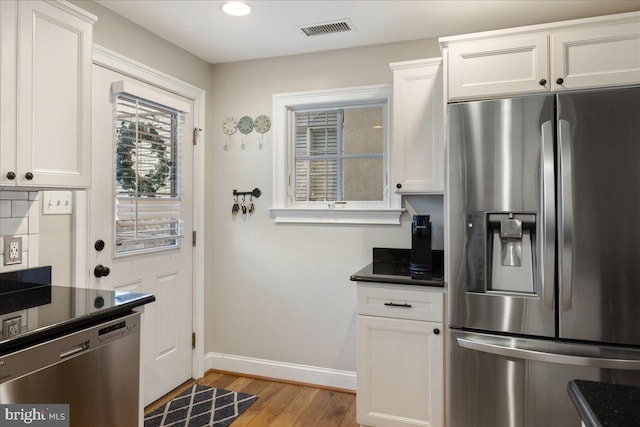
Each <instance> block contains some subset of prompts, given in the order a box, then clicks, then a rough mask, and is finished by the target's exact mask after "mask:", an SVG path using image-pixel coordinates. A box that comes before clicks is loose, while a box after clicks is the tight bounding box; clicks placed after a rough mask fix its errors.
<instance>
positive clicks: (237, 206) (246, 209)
mask: <svg viewBox="0 0 640 427" xmlns="http://www.w3.org/2000/svg"><path fill="white" fill-rule="evenodd" d="M261 194H262V191H260V189H259V188H257V187H256V188H254V189H253V190H251V191H238V190H235V189H234V190H233V202H234V203H233V207H232V208H231V215H232V216H237V215H238V212H240V211H242V213H243V214H247V213H253V212H254V211H255V209H256V207H255V205H254V203H253V198H254V197H255V198H256V199H257V198H258V197H260V195H261ZM240 196H242V201H240V200H239V198H240ZM247 196H249V205H248V206H247V203H246V201H247V199H246V197H247Z"/></svg>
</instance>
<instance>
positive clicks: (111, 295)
mask: <svg viewBox="0 0 640 427" xmlns="http://www.w3.org/2000/svg"><path fill="white" fill-rule="evenodd" d="M50 283H51V267H38V268H33V269H27V270H21V271H17V272H8V273H0V315H4V314H7V313H13V312H21V311H22V310H26V309H31V310H29V311H28V312H27V315H26V318H24V316H23V318H22V319H21V328H20V333H19V334H18V335H15V336H13V337H11V338H7V337H5V336H4V333H3V334H0V356H2V355H3V354H7V353H9V352H13V351H17V350H19V349H22V348H25V347H27V346H29V345H33V344H34V343H36V342H39V341H43V340H45V339H50V338H54V337H56V336H60V335H63V334H66V333H70V332H73V331H75V330H79V329H82V328H85V327H87V326H89V325H91V324H94V323H96V322H100V321H104V320H107V319H111V318H114V317H118V316H121V315H123V314H125V313H128V312H130V311H131V310H132V309H133V308H135V307H139V306H141V305H144V304H148V303H150V302H153V301H155V297H154V296H153V295H148V294H139V293H133V292H118V291H109V290H100V289H84V288H76V287H70V286H56V285H51V284H50ZM20 314H21V313H16V315H20ZM3 317H8V318H12V317H13V316H3ZM3 332H4V331H3Z"/></svg>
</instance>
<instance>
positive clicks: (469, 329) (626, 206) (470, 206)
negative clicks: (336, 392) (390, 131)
mask: <svg viewBox="0 0 640 427" xmlns="http://www.w3.org/2000/svg"><path fill="white" fill-rule="evenodd" d="M448 108H449V152H448V209H449V218H450V222H449V251H450V278H449V323H450V328H451V329H450V334H449V348H448V351H449V355H450V359H449V360H450V364H449V371H448V373H449V381H450V382H449V405H448V419H449V425H450V426H451V427H473V426H487V427H500V426H514V427H516V426H517V427H527V426H528V427H538V426H540V427H542V426H545V427H553V426H579V425H580V418H579V416H578V413H577V411H576V409H575V408H574V406H573V404H572V402H571V400H570V397H569V395H568V394H567V391H566V390H567V383H568V382H569V381H570V380H572V379H586V380H595V381H603V382H610V383H618V384H627V385H635V386H640V88H638V87H635V88H616V89H610V90H597V91H584V92H573V93H563V94H557V95H554V94H550V95H540V96H529V97H521V98H512V99H502V100H496V101H478V102H465V103H458V104H450V105H449V106H448Z"/></svg>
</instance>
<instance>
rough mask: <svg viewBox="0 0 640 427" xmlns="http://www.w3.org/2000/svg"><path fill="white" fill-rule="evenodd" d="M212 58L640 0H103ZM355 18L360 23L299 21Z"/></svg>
mask: <svg viewBox="0 0 640 427" xmlns="http://www.w3.org/2000/svg"><path fill="white" fill-rule="evenodd" d="M97 2H98V3H100V4H101V5H103V6H105V7H107V8H109V9H111V10H113V11H114V12H116V13H118V14H119V15H122V16H124V17H126V18H128V19H129V20H131V21H133V22H135V23H137V24H138V25H141V26H142V27H144V28H146V29H147V30H149V31H151V32H153V33H155V34H157V35H159V36H160V37H162V38H164V39H166V40H168V41H170V42H172V43H174V44H175V45H177V46H179V47H181V48H183V49H185V50H187V51H189V52H191V53H193V54H194V55H196V56H198V57H200V58H202V59H204V60H205V61H207V62H209V63H222V62H233V61H240V60H247V59H257V58H266V57H273V56H282V55H292V54H298V53H307V52H317V51H322V50H332V49H342V48H348V47H355V46H365V45H373V44H379V43H388V42H397V41H404V40H417V39H423V38H430V37H438V36H448V35H455V34H464V33H470V32H476V31H485V30H493V29H499V28H507V27H515V26H521V25H529V24H540V23H545V22H553V21H561V20H565V19H574V18H584V17H590V16H597V15H607V14H613V13H621V12H628V11H633V10H640V0H623V1H614V0H605V1H594V0H588V1H577V0H571V1H565V0H555V1H553V0H538V1H530V0H504V1H493V0H475V1H468V0H449V1H442V0H408V1H407V0H390V1H389V0H368V1H366V0H359V1H354V0H325V1H317V0H279V1H272V0H251V1H249V3H250V4H251V6H252V8H253V12H252V13H251V14H250V15H248V16H245V17H232V16H228V15H225V14H224V13H223V12H222V9H221V6H222V3H223V2H222V1H213V0H195V1H194V0H126V1H124V0H97ZM344 18H349V19H350V20H351V22H352V24H353V26H354V27H355V29H356V30H355V31H352V32H345V33H337V34H330V35H321V36H314V37H307V36H305V35H303V33H302V32H301V31H300V30H299V27H300V26H307V25H314V24H321V23H325V22H328V21H334V20H339V19H344Z"/></svg>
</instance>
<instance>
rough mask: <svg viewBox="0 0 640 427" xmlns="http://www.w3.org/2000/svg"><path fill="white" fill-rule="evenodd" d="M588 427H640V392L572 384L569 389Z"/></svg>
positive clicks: (629, 388) (590, 383)
mask: <svg viewBox="0 0 640 427" xmlns="http://www.w3.org/2000/svg"><path fill="white" fill-rule="evenodd" d="M567 391H568V392H569V395H570V396H571V400H573V404H574V405H576V408H577V409H578V412H579V413H580V417H582V421H583V422H584V425H585V426H587V427H619V426H640V388H639V387H632V386H626V385H619V384H608V383H601V382H595V381H585V380H572V381H569V386H568V388H567Z"/></svg>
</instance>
